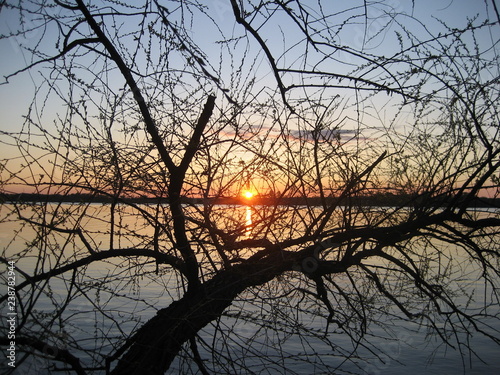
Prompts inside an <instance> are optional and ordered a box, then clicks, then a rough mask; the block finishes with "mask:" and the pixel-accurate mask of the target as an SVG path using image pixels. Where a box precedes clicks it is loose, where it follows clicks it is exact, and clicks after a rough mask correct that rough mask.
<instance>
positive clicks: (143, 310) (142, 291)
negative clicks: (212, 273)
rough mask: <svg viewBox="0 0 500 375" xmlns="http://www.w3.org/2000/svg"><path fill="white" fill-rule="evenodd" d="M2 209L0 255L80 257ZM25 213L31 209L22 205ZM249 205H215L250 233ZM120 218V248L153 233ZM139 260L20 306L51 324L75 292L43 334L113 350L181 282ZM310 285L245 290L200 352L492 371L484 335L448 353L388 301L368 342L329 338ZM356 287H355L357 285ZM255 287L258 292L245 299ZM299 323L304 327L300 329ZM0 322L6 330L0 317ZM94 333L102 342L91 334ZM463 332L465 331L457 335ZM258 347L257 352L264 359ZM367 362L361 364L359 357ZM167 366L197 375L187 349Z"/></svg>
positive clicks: (97, 222)
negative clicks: (306, 295) (306, 292)
mask: <svg viewBox="0 0 500 375" xmlns="http://www.w3.org/2000/svg"><path fill="white" fill-rule="evenodd" d="M7 206H8V205H4V206H2V208H1V210H2V211H1V216H2V218H3V222H1V223H0V248H1V249H2V250H3V256H4V257H5V258H7V259H8V258H9V257H11V256H13V254H15V253H18V252H24V256H23V258H21V259H19V260H18V262H17V266H18V267H19V268H20V269H22V270H30V269H37V270H39V271H42V270H44V271H46V270H48V269H50V268H51V267H53V266H54V265H57V264H58V262H61V261H62V260H66V259H71V257H72V256H73V255H74V254H75V252H78V254H79V256H87V255H88V254H86V253H85V248H84V246H83V245H82V244H81V243H79V246H76V245H72V244H70V243H68V242H67V241H66V239H67V235H64V234H56V235H55V236H54V237H51V238H45V239H44V240H43V241H40V242H39V243H38V244H36V245H33V241H32V239H33V236H34V235H35V232H34V231H33V230H32V228H31V227H30V226H29V225H28V226H25V227H23V228H21V227H20V226H19V223H17V222H14V221H9V220H5V217H7V216H8V213H9V210H10V208H9V207H7ZM59 208H61V207H59ZM62 208H64V209H66V210H69V212H72V213H73V214H75V213H78V212H79V211H78V210H79V209H76V208H75V207H74V206H72V205H67V207H62ZM144 209H145V210H150V209H151V208H147V207H146V208H144ZM26 210H27V211H30V209H29V208H27V209H26ZM86 210H87V211H86V215H87V216H86V217H87V218H90V219H86V220H87V222H85V223H82V224H84V225H85V227H86V228H87V230H88V231H89V232H88V233H89V234H91V236H90V237H89V238H91V241H92V244H93V246H95V247H99V248H102V249H105V248H107V243H108V242H109V241H110V235H109V232H108V231H107V229H106V222H107V221H109V217H110V216H109V210H108V207H106V206H105V205H90V206H88V207H87V208H86ZM253 210H255V208H250V207H242V208H238V209H237V211H238V212H236V213H235V214H234V219H231V218H230V217H229V216H230V215H229V214H227V212H228V209H227V208H223V209H222V211H223V212H226V214H227V215H226V216H225V217H224V218H222V217H221V218H220V220H226V221H227V223H226V224H227V225H233V226H235V225H237V224H238V222H241V223H243V229H242V230H243V232H242V235H243V236H244V237H247V238H249V237H250V236H251V235H252V230H256V229H255V228H254V227H253V226H254V224H255V222H256V221H257V219H256V217H258V218H262V216H259V215H257V214H256V212H255V211H253ZM26 214H27V213H26ZM73 216H75V217H76V218H75V219H74V220H75V221H76V220H79V219H77V218H78V217H79V216H78V215H73ZM82 217H83V216H82ZM119 220H120V227H121V231H122V234H124V235H127V234H129V233H133V232H134V233H138V234H139V235H138V236H124V238H123V239H122V241H123V242H122V243H121V246H123V247H132V246H141V245H146V244H148V241H150V240H151V238H152V236H153V235H154V233H153V230H152V229H151V228H148V227H147V226H146V225H144V223H143V222H142V221H141V220H137V218H136V217H135V216H133V215H130V213H129V212H127V211H123V212H122V213H121V215H120V217H119ZM73 223H74V222H73ZM69 224H71V222H70V223H68V225H69ZM20 229H22V230H20ZM125 237H126V238H125ZM13 239H14V240H13ZM75 243H78V240H76V241H75ZM54 244H58V246H57V247H55V246H54ZM34 249H38V251H44V252H46V254H47V261H46V263H45V264H43V263H41V262H40V259H39V258H38V257H36V256H34V253H33V251H34ZM55 249H56V250H57V251H54V250H55ZM446 251H449V252H450V253H449V254H448V255H449V256H450V257H455V256H456V255H455V253H453V249H451V250H446ZM446 251H444V253H446ZM450 254H451V255H450ZM143 260H144V259H136V258H133V259H125V258H119V259H110V260H106V261H102V262H98V263H94V264H92V265H90V266H89V267H88V269H87V274H86V275H87V276H86V277H85V278H83V277H82V278H81V279H79V280H77V281H78V282H77V283H71V282H70V281H71V277H70V276H71V275H70V274H69V273H68V274H65V275H66V276H67V277H66V278H62V277H58V278H55V279H54V281H52V282H51V283H50V285H47V286H46V287H49V286H50V288H48V289H49V290H50V291H51V293H50V294H43V293H38V294H37V293H35V291H34V290H32V292H33V293H34V294H32V295H31V297H30V298H31V299H30V300H29V301H28V302H26V303H25V305H24V306H23V308H24V309H25V310H26V309H29V308H31V309H34V315H35V316H37V317H38V318H39V319H40V320H42V321H51V312H52V311H53V310H54V309H57V308H60V307H61V306H63V305H64V304H65V298H66V297H67V296H68V295H72V296H73V295H77V297H75V298H74V300H73V301H72V302H71V303H70V304H69V305H68V307H67V308H66V310H65V312H64V313H63V314H61V316H60V317H59V318H58V321H55V320H54V322H53V323H51V325H50V326H51V329H52V331H53V332H54V331H55V332H56V334H55V335H54V334H52V336H51V337H49V338H47V340H49V339H50V342H52V343H53V344H55V345H57V346H58V347H60V348H68V349H71V350H73V352H78V353H79V355H80V356H81V358H83V360H85V361H88V362H89V363H90V362H91V361H92V354H91V353H92V351H98V352H102V353H104V354H106V353H108V352H112V350H113V349H112V348H113V344H114V340H120V339H122V338H123V337H125V336H126V335H127V333H128V332H130V331H131V330H133V329H135V328H137V327H139V326H141V325H142V324H143V323H144V322H145V321H147V320H148V319H149V318H150V317H152V316H153V315H154V314H155V313H156V311H157V310H158V309H160V308H163V307H165V306H168V304H169V303H170V302H171V301H173V300H175V299H177V298H179V296H180V295H181V294H182V290H181V289H182V287H179V285H182V284H181V283H180V280H179V279H178V277H177V276H176V275H175V274H174V273H173V272H171V270H170V269H168V267H162V268H160V270H159V272H158V273H157V268H156V264H155V263H154V262H147V263H144V262H143ZM457 264H460V266H461V267H462V271H463V272H464V274H466V275H467V277H468V278H467V279H462V280H460V283H461V284H462V285H466V286H467V288H469V287H471V286H474V287H476V288H477V289H478V290H479V291H480V290H481V287H482V285H481V284H477V283H476V278H477V270H475V269H473V268H471V267H472V265H470V264H465V263H463V262H461V261H459V262H458V263H457ZM130 276H133V278H131V277H130ZM354 276H355V275H354ZM78 277H80V276H78ZM21 281H22V276H21V275H20V274H19V273H18V283H19V282H21ZM336 282H337V283H338V285H340V286H341V287H342V288H346V289H345V290H348V289H349V285H350V281H349V280H348V279H347V278H345V277H344V278H343V277H339V278H338V279H336ZM394 282H397V280H395V281H394ZM310 283H311V281H310V280H307V278H305V277H304V276H303V275H302V274H298V273H290V274H287V275H284V276H283V278H281V279H279V280H274V281H273V282H271V283H268V284H266V285H265V286H262V287H259V288H257V289H254V290H249V291H247V292H246V293H244V295H242V296H240V298H239V299H238V300H237V301H235V302H234V303H233V305H232V306H231V307H230V308H229V309H228V310H227V311H226V312H225V316H224V317H222V318H221V319H220V320H218V321H216V322H213V323H212V324H211V325H209V326H207V327H206V328H205V329H204V330H203V331H201V332H200V339H201V344H200V346H199V351H200V356H201V357H202V358H204V359H211V360H212V363H214V370H215V371H216V373H238V374H239V373H256V374H275V373H287V374H311V373H318V374H322V373H328V371H329V370H327V369H328V368H335V367H338V369H337V371H336V373H361V374H385V375H391V374H401V373H405V374H408V375H413V374H423V373H425V374H460V373H463V374H471V375H473V374H497V373H500V347H499V346H497V345H495V344H493V343H492V341H491V340H489V339H487V338H485V337H484V336H481V335H475V336H472V337H470V338H468V340H470V342H471V344H472V345H471V346H472V347H473V349H474V350H475V353H472V352H470V351H468V350H467V349H465V348H463V347H462V348H461V350H460V348H458V349H459V350H452V349H450V348H449V347H447V346H445V345H443V344H442V342H441V341H440V340H439V338H437V337H436V336H428V334H427V331H426V329H425V328H424V327H422V326H420V325H419V324H417V322H413V321H404V320H401V319H398V318H397V317H398V316H400V315H401V314H400V313H399V312H398V311H397V310H396V309H392V308H389V309H388V311H390V312H391V313H393V314H394V316H389V317H388V316H387V314H385V313H386V312H387V311H385V310H384V311H380V312H378V311H370V312H369V314H371V315H372V316H371V319H372V320H373V322H372V323H371V324H369V325H368V326H367V327H366V332H365V337H369V343H370V344H369V345H368V346H367V347H362V346H359V345H357V343H356V342H355V341H353V338H352V337H349V336H348V335H347V334H346V333H345V332H342V330H341V329H340V328H339V327H338V326H336V325H335V324H331V325H330V326H329V327H328V335H324V333H325V332H326V323H325V322H326V320H325V319H324V318H320V317H319V315H323V316H325V315H328V313H327V311H326V309H325V308H324V307H321V305H318V303H317V300H315V299H314V298H312V297H311V298H310V299H309V300H307V299H306V300H305V301H304V295H303V293H298V292H297V289H298V288H304V289H305V288H307V287H309V288H310ZM497 285H498V283H497ZM359 287H360V288H362V285H360V286H359ZM351 288H352V287H351ZM2 290H3V289H2ZM486 291H487V290H486ZM366 292H367V295H369V294H370V293H369V291H366ZM255 293H258V295H259V297H265V298H258V299H257V298H254V297H255ZM2 294H3V293H2ZM481 300H482V299H481V298H478V299H477V302H474V303H475V304H474V303H472V304H471V305H469V309H470V311H473V310H477V311H480V310H481V309H482V308H484V306H483V305H482V304H481ZM459 301H460V299H459ZM465 302H466V301H465V300H464V301H463V303H464V304H465ZM318 306H319V307H318ZM340 306H341V305H339V307H338V313H339V314H341V313H346V314H347V313H352V310H349V309H345V310H342V308H341V307H340ZM99 310H100V311H101V312H98V311H99ZM381 310H382V307H381ZM489 312H490V313H491V312H493V313H496V314H500V311H499V307H498V305H493V306H491V307H489ZM398 314H399V315H398ZM2 316H3V317H5V316H6V305H5V304H4V305H3V306H2ZM485 323H488V324H492V327H491V332H494V330H495V329H496V330H500V325H499V323H498V321H493V320H489V321H485ZM443 324H445V323H443ZM28 326H29V324H28ZM32 327H33V329H36V327H37V325H36V324H34V323H33V325H32ZM305 327H309V328H310V329H309V330H307V331H306V330H305ZM352 328H353V329H354V331H355V332H356V330H358V329H359V322H357V323H353V326H352ZM1 329H2V332H5V329H6V326H5V319H3V321H2V326H1ZM497 332H498V331H497ZM228 333H230V334H228ZM40 335H41V336H44V335H47V332H40ZM103 335H104V336H107V337H108V338H109V339H108V340H97V339H96V337H100V336H103ZM458 335H459V336H460V334H458ZM497 336H498V333H497ZM462 339H464V340H466V339H467V338H466V337H465V336H464V335H462ZM214 349H217V350H214ZM355 349H356V350H355ZM4 353H5V351H4ZM262 353H264V354H265V357H264V358H263V357H262ZM476 354H477V355H479V356H480V357H481V359H482V360H480V359H478V358H477V357H476ZM346 357H347V360H346ZM97 359H99V358H97ZM367 359H368V360H369V362H368V363H367V362H366V361H365V360H367ZM483 361H484V362H483ZM3 363H5V361H4V362H3ZM47 363H48V362H47V361H46V360H45V359H40V358H37V359H30V360H28V361H26V362H24V363H23V364H22V365H21V366H20V367H19V369H18V371H17V373H27V374H37V373H39V374H45V373H48V372H47V370H45V369H44V368H45V367H46V365H47ZM49 363H50V361H49ZM283 367H284V368H286V371H285V372H283V371H282V370H280V369H282V368H283ZM242 369H246V370H242ZM168 373H171V374H177V373H183V374H191V373H193V374H195V373H199V372H198V369H197V366H196V365H195V364H194V363H193V361H192V359H191V358H189V354H188V353H187V352H182V353H181V355H180V356H179V358H178V360H176V362H175V363H174V364H173V366H172V368H171V370H170V371H169V372H168Z"/></svg>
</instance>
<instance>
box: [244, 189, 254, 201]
mask: <svg viewBox="0 0 500 375" xmlns="http://www.w3.org/2000/svg"><path fill="white" fill-rule="evenodd" d="M243 196H244V197H245V198H246V199H252V198H253V196H254V194H253V193H252V192H251V191H250V190H247V191H244V192H243Z"/></svg>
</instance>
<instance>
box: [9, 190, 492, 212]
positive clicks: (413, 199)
mask: <svg viewBox="0 0 500 375" xmlns="http://www.w3.org/2000/svg"><path fill="white" fill-rule="evenodd" d="M453 200H454V197H452V196H446V197H440V196H438V197H434V196H425V195H410V194H393V193H376V194H371V195H364V196H355V197H343V198H338V197H327V198H320V197H278V198H276V197H265V196H255V197H253V198H252V199H250V200H249V199H246V198H244V197H210V198H196V197H194V198H193V197H183V201H184V203H186V204H222V205H224V204H225V205H289V206H306V205H307V206H321V205H324V204H327V205H332V204H335V205H339V206H345V205H350V206H373V207H384V206H392V207H394V206H401V207H440V206H447V205H448V204H449V203H450V202H451V201H453ZM34 202H37V203H43V202H47V203H103V204H106V203H113V202H115V203H135V204H161V203H168V197H119V198H117V197H113V196H110V195H96V194H78V193H76V194H35V193H20V194H6V193H0V203H34ZM454 203H455V204H457V203H458V206H460V205H461V203H460V202H456V201H455V202H454ZM462 204H466V205H467V207H468V208H475V207H477V208H488V207H491V208H500V198H487V197H476V198H474V199H472V200H470V201H468V202H462Z"/></svg>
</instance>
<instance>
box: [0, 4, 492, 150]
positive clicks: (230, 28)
mask: <svg viewBox="0 0 500 375" xmlns="http://www.w3.org/2000/svg"><path fill="white" fill-rule="evenodd" d="M356 3H357V4H359V5H360V6H361V5H362V4H363V2H362V1H357V2H349V6H352V5H353V4H356ZM205 4H206V5H207V13H208V14H209V15H210V16H211V17H212V19H213V20H214V22H216V23H217V24H218V27H219V28H220V29H221V30H222V31H224V32H227V33H233V32H234V33H235V35H237V34H238V32H239V31H238V27H239V26H237V25H234V24H233V21H234V17H233V15H232V10H231V7H230V5H229V2H228V1H226V0H208V1H206V2H205ZM485 4H487V8H488V9H489V12H491V14H489V15H488V16H489V17H490V18H493V17H495V15H494V13H493V11H492V1H490V0H488V1H480V0H476V1H470V0H418V1H411V0H388V1H384V2H382V5H380V6H379V7H377V9H378V10H377V9H375V10H373V11H371V12H370V13H369V17H368V19H367V23H366V24H360V25H355V26H352V27H351V30H350V32H349V33H346V34H342V38H343V39H342V40H339V43H340V44H343V45H347V46H350V47H352V48H361V47H362V46H364V50H365V51H367V52H369V53H371V52H377V53H379V54H380V53H382V54H387V55H390V54H391V53H392V51H394V50H395V48H397V47H398V46H397V45H396V43H395V39H394V36H393V35H392V34H391V35H383V34H379V33H378V31H379V30H380V28H381V27H382V26H383V25H384V24H385V23H386V22H389V21H390V17H389V16H388V15H387V14H384V13H383V11H385V10H389V9H392V10H394V11H396V12H404V13H406V14H408V15H413V16H414V17H415V18H417V19H419V20H421V21H422V25H421V26H420V30H421V31H422V32H424V29H425V28H427V29H428V30H430V31H431V32H434V31H435V30H437V29H438V28H439V27H441V24H440V22H439V21H438V19H442V20H444V21H445V22H447V23H448V24H449V25H450V26H452V27H462V26H464V24H465V20H464V18H465V17H474V16H475V15H476V14H477V13H481V16H482V17H484V16H485V14H484V9H485ZM328 5H330V6H331V8H332V10H333V11H338V12H340V14H339V20H340V19H341V18H342V16H343V13H341V11H342V9H341V8H340V7H342V6H346V5H345V4H342V3H339V2H337V1H332V2H330V3H329V2H325V6H328ZM337 8H338V9H337ZM27 21H28V22H27V27H29V22H30V20H27ZM195 21H197V20H195ZM408 23H409V24H410V23H413V21H412V20H410V19H408ZM193 25H194V26H193V30H192V37H193V41H194V42H195V43H197V44H198V45H200V46H205V45H210V44H211V43H214V40H216V39H217V38H218V31H217V30H216V27H215V26H214V25H213V24H212V25H210V24H203V23H199V22H194V23H193ZM18 27H19V20H18V19H17V18H16V17H12V14H10V13H9V12H6V11H5V8H4V9H2V11H0V33H1V34H5V33H8V32H9V31H12V30H16V29H17V28H18ZM266 28H268V29H269V33H268V34H265V35H266V36H267V35H268V36H269V38H268V39H267V40H266V41H267V42H268V43H269V45H271V46H272V52H273V54H274V56H280V54H281V52H282V51H283V50H284V47H283V41H285V44H286V43H289V41H290V43H291V41H293V40H294V38H293V36H294V34H293V33H294V32H293V29H292V28H290V27H286V28H284V27H280V25H275V24H271V25H268V24H266V25H264V26H263V27H262V30H261V31H265V30H266ZM53 31H54V30H47V31H46V33H47V35H46V36H47V38H46V43H47V46H52V45H53V44H54V38H53V37H51V35H52V34H51V33H52V32H53ZM54 35H55V34H54ZM422 35H423V34H422ZM39 36H40V34H39V31H34V32H32V33H28V34H27V35H26V38H24V40H21V41H22V42H26V41H27V42H28V43H32V42H34V41H37V40H38V39H39ZM367 36H368V39H367ZM370 36H373V39H370ZM484 37H485V38H488V37H489V38H492V39H494V38H495V36H491V35H489V36H488V35H485V36H484ZM18 41H19V39H16V38H10V39H9V40H5V39H1V40H0V52H1V56H2V59H1V61H0V77H4V76H6V75H8V74H10V73H12V72H13V71H15V70H16V69H19V68H21V67H24V66H26V64H28V63H29V62H30V59H31V56H30V55H29V54H28V53H27V52H26V51H23V50H22V49H21V48H20V47H19V45H18ZM42 46H43V45H42ZM289 46H290V48H292V49H293V44H290V45H289ZM204 52H205V53H206V55H207V57H208V63H209V65H210V66H212V67H214V68H217V67H219V66H220V61H218V60H219V58H220V54H219V50H218V49H217V48H213V49H211V48H205V50H204ZM234 52H235V53H239V51H234ZM291 57H293V53H292V54H290V55H289V56H288V57H287V59H288V60H286V63H291V61H292V59H291ZM344 58H345V61H344V63H347V64H349V63H351V64H352V63H356V61H352V60H350V57H349V56H348V55H344ZM279 61H284V60H279ZM258 66H259V71H260V72H261V73H262V74H261V77H262V78H261V80H262V81H261V84H262V85H267V84H272V83H273V82H272V81H273V76H272V74H271V72H270V71H269V68H268V65H267V62H266V61H265V59H263V58H262V57H261V58H260V60H259V61H258ZM339 69H342V68H341V67H340V64H339ZM39 71H40V68H39V67H35V68H34V69H32V70H31V71H29V72H23V73H21V74H19V75H17V76H14V77H11V78H10V79H9V83H8V84H5V82H4V80H2V83H3V84H1V85H0V129H1V130H2V131H7V132H16V131H19V130H20V129H21V128H22V124H23V121H24V119H23V115H25V114H26V112H27V110H28V108H29V106H30V103H31V100H32V98H33V96H34V93H35V89H36V87H37V82H38V75H39ZM223 73H224V74H229V72H228V69H227V68H226V67H224V69H223ZM0 80H1V78H0ZM257 86H258V85H257ZM53 104H54V103H52V102H49V103H45V105H46V106H45V109H44V110H45V112H46V114H52V113H53V114H54V115H55V114H56V112H58V111H61V112H63V111H64V108H60V107H57V106H54V105H53ZM40 109H41V107H38V110H40ZM49 117H50V116H47V118H49ZM45 125H46V126H47V127H48V128H50V126H51V124H50V123H49V122H48V123H47V124H44V126H45ZM347 131H348V130H347ZM0 137H1V135H0ZM13 157H15V148H13V147H8V146H6V145H5V144H4V145H2V147H1V149H0V159H9V158H13Z"/></svg>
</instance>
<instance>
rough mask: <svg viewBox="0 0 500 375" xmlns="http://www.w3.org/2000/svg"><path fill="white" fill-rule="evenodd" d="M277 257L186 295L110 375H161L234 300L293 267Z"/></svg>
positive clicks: (143, 331) (141, 334) (148, 327)
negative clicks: (183, 349) (182, 348)
mask: <svg viewBox="0 0 500 375" xmlns="http://www.w3.org/2000/svg"><path fill="white" fill-rule="evenodd" d="M293 262H294V260H293V259H289V260H288V261H284V260H283V258H282V257H281V256H280V254H279V251H278V253H275V254H272V255H270V256H269V257H267V258H266V259H265V263H266V264H267V265H268V267H263V259H260V260H259V261H257V262H252V263H248V264H241V265H238V266H234V267H232V268H231V269H228V270H226V271H223V272H221V273H220V274H219V275H217V276H215V277H213V278H212V279H211V280H209V281H207V282H206V283H205V284H203V285H201V287H200V288H198V289H197V290H195V291H193V292H188V293H186V294H185V295H184V297H182V298H181V299H180V300H178V301H175V302H173V303H172V304H171V305H170V306H168V307H167V308H165V309H162V310H160V311H158V313H157V314H156V316H154V317H153V318H152V319H150V320H149V321H148V322H147V323H145V324H144V326H142V327H141V328H140V329H139V331H138V332H137V334H136V335H135V336H134V337H133V338H132V340H133V344H132V345H131V347H130V349H129V350H128V351H127V352H126V353H125V354H124V355H123V357H122V358H121V359H120V360H119V362H118V364H117V366H116V368H115V369H114V370H113V371H112V372H111V373H112V374H113V375H118V374H120V375H125V374H127V375H131V374H152V375H153V374H164V373H165V371H166V370H167V369H168V368H169V366H170V364H171V363H172V361H173V360H174V358H175V357H176V356H177V354H178V353H179V351H180V349H181V347H182V345H183V344H184V343H185V342H187V341H188V340H189V339H191V338H193V337H195V335H196V333H197V332H198V331H199V330H200V329H202V328H203V327H204V326H206V325H207V324H208V323H210V322H211V321H213V320H215V319H217V318H218V317H220V316H221V314H222V313H223V311H224V310H225V309H226V308H227V307H228V306H230V305H231V303H232V301H233V300H234V299H235V297H236V296H237V295H238V294H239V293H241V292H243V291H244V290H245V289H246V288H248V287H250V286H256V285H260V284H263V283H265V282H268V281H270V280H272V279H273V278H274V277H276V276H277V275H279V274H281V273H283V272H284V271H286V270H287V269H291V268H292V266H293Z"/></svg>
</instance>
